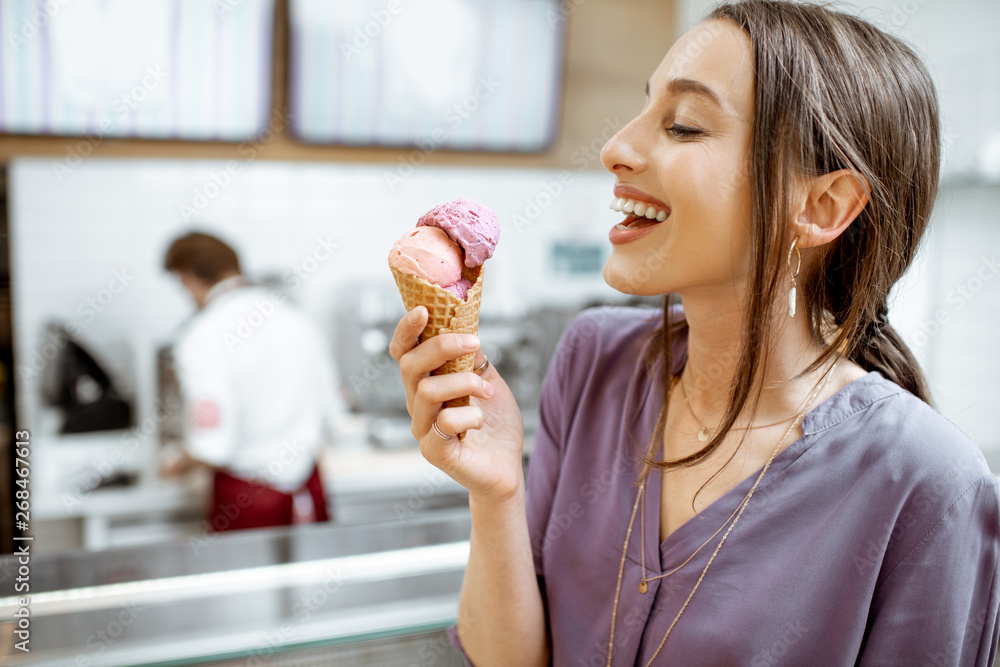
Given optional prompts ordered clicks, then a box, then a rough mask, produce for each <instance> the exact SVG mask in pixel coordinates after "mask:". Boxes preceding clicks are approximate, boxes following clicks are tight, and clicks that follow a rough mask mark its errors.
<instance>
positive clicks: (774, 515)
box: [452, 308, 1000, 667]
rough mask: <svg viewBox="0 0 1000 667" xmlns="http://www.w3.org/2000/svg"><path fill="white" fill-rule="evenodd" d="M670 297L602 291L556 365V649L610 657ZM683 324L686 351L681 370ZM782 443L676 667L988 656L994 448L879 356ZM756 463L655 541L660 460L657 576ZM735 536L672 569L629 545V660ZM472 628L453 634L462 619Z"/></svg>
mask: <svg viewBox="0 0 1000 667" xmlns="http://www.w3.org/2000/svg"><path fill="white" fill-rule="evenodd" d="M661 318H662V314H661V313H658V312H655V311H649V310H639V309H627V308H600V309H595V310H590V311H587V312H585V313H583V314H582V315H580V316H579V317H577V318H576V319H575V320H574V322H573V324H572V325H571V326H570V328H569V329H568V330H567V332H566V334H565V335H564V337H563V339H562V341H561V342H560V345H559V348H558V350H557V353H556V357H555V359H554V360H553V364H552V366H551V367H550V369H549V373H548V375H547V377H546V380H545V385H544V387H543V392H542V402H541V421H540V427H539V431H538V434H537V440H536V445H535V449H534V452H533V453H532V456H531V460H530V464H529V466H528V488H527V506H528V509H527V514H528V528H529V531H530V535H531V543H532V547H533V550H534V559H535V569H536V572H537V575H538V581H539V586H540V588H541V591H542V595H543V599H544V600H545V607H546V616H547V621H548V626H549V636H550V640H551V647H552V662H553V664H554V665H572V666H573V667H584V666H589V665H594V666H595V667H597V666H600V665H604V664H605V662H606V659H607V650H608V638H609V632H610V628H611V611H612V605H613V602H614V596H615V584H616V581H617V577H618V568H619V563H620V562H621V553H622V543H623V542H624V540H625V531H626V528H627V526H628V522H629V516H630V515H631V511H632V507H633V504H634V503H635V498H636V491H637V487H636V485H635V483H636V480H637V479H638V472H639V470H640V468H639V465H638V459H639V456H640V451H643V450H644V449H645V447H646V445H647V444H648V443H649V441H650V438H651V437H652V433H653V429H654V427H655V424H656V419H657V416H658V415H659V411H660V407H661V406H662V404H663V398H664V397H663V386H664V382H663V369H662V364H661V365H660V367H659V368H658V369H652V370H650V369H648V368H646V366H645V365H644V364H643V363H642V360H641V359H642V358H641V353H642V345H643V343H644V341H645V340H646V335H647V334H648V333H649V332H650V331H652V330H653V328H655V326H656V325H657V323H658V322H659V321H660V320H661ZM685 356H686V341H684V340H680V341H678V343H677V348H676V350H675V354H674V355H673V359H674V363H675V364H676V367H675V368H674V369H672V370H673V371H674V372H677V371H679V370H680V367H681V366H682V364H683V362H684V358H685ZM802 431H803V436H802V437H801V438H800V439H798V440H797V441H795V442H794V443H792V444H791V445H790V446H789V447H788V448H787V449H785V450H784V451H783V452H781V453H780V454H778V456H777V457H775V459H774V461H773V462H772V464H771V467H770V469H769V470H768V472H767V474H766V475H765V476H764V478H763V480H761V482H760V485H759V486H758V487H757V490H756V491H755V492H754V496H753V498H752V499H751V500H750V503H749V505H748V506H747V508H746V510H745V511H744V513H743V515H742V516H741V518H740V520H739V523H737V525H736V527H735V528H734V529H733V530H732V532H731V533H730V534H729V537H728V538H727V539H726V542H725V544H724V545H723V546H722V549H721V550H720V551H719V553H718V556H717V557H716V558H715V560H714V561H713V563H712V566H711V567H710V568H709V570H708V573H707V574H706V575H705V578H704V580H703V582H702V584H701V586H700V587H699V588H698V590H697V592H696V593H695V594H694V597H693V598H692V599H691V601H690V603H689V604H688V606H687V609H686V610H685V611H684V613H683V615H682V616H681V617H680V620H679V621H678V622H677V625H676V626H675V627H674V629H673V631H672V632H671V634H670V637H669V639H668V640H667V641H666V643H665V644H664V646H663V648H662V650H661V651H660V653H659V655H658V656H657V658H656V662H655V664H665V665H751V666H762V665H879V666H883V665H905V666H907V667H911V666H913V665H963V666H964V665H979V666H982V667H988V666H989V665H992V664H993V660H994V656H995V653H996V646H997V637H998V632H1000V619H998V608H1000V586H998V576H1000V575H998V560H1000V491H998V482H997V478H996V476H994V475H993V474H992V473H991V472H990V470H989V468H988V467H987V465H986V462H985V460H984V459H983V456H982V454H981V453H980V451H979V449H978V448H977V447H976V446H975V445H974V444H973V443H972V442H971V441H970V440H969V439H968V438H967V437H966V436H965V435H964V434H963V433H962V432H961V431H960V430H959V429H958V428H957V427H955V426H954V425H953V424H952V423H951V422H950V421H948V420H947V419H945V418H944V417H942V416H941V415H939V414H938V413H937V412H935V411H934V410H933V409H932V408H930V407H929V406H928V405H926V404H925V403H923V402H922V401H920V400H919V399H917V398H915V397H914V396H912V395H911V394H909V393H908V392H906V391H905V390H903V389H902V388H900V387H899V386H898V385H896V384H895V383H893V382H890V381H888V380H887V379H885V378H884V377H883V376H882V375H881V374H879V373H877V372H871V373H869V374H868V375H866V376H864V377H862V378H860V379H858V380H856V381H854V382H852V383H851V384H849V385H847V386H846V387H844V388H842V389H841V390H840V391H838V392H837V393H836V394H834V395H833V396H831V397H830V398H828V399H827V400H825V401H824V402H822V403H821V404H820V405H818V406H816V407H815V408H813V410H812V411H811V412H809V414H807V415H806V416H805V419H804V420H803V422H802ZM756 478H757V475H756V474H754V475H751V476H750V477H749V478H747V479H746V480H744V481H743V482H742V483H740V484H738V485H737V486H736V487H735V488H733V489H732V490H730V491H729V492H728V493H726V494H725V495H723V496H722V497H720V498H719V499H718V500H716V501H715V502H713V503H712V504H711V505H709V506H708V507H706V508H704V509H703V510H702V511H701V513H700V514H699V515H697V516H695V517H694V518H692V519H691V520H689V521H687V522H686V523H684V524H683V525H681V526H680V527H678V528H677V529H676V530H675V531H674V532H673V533H671V534H670V535H669V536H668V537H667V539H666V540H664V541H663V542H662V543H661V542H660V541H659V516H660V512H659V507H660V475H659V473H658V472H657V471H655V470H654V471H653V472H651V473H650V475H649V481H648V483H647V491H646V496H645V500H644V509H645V514H646V521H645V541H646V567H647V570H648V575H649V576H655V575H657V574H660V573H662V572H666V571H667V570H669V569H672V568H674V567H676V566H677V565H679V564H680V563H682V562H683V561H684V560H685V559H687V558H688V557H689V556H690V555H691V554H692V553H693V552H694V551H695V550H696V549H697V548H698V546H699V545H701V544H702V543H703V542H704V541H705V540H706V539H708V537H709V536H711V535H712V534H713V533H714V532H715V531H716V530H718V528H719V527H720V526H721V525H722V524H723V523H724V522H725V521H726V519H727V518H728V517H729V516H730V515H731V514H732V513H733V511H734V510H735V509H736V508H737V506H738V505H739V503H740V502H741V501H742V499H743V498H744V496H746V494H747V492H748V491H749V490H750V487H751V486H752V485H753V483H754V481H755V480H756ZM721 537H722V533H720V534H719V535H718V536H717V537H716V538H714V539H713V540H712V541H711V542H710V543H709V544H708V546H706V547H705V548H704V549H702V550H701V551H700V552H699V553H698V555H696V556H695V557H694V558H693V559H692V560H691V562H689V563H688V564H687V565H685V566H684V567H682V568H681V569H680V570H678V571H677V572H676V573H674V574H672V575H670V576H669V577H667V578H665V579H657V580H653V581H650V582H649V589H648V591H647V592H646V593H645V594H641V593H639V590H638V588H639V580H640V578H641V576H642V567H641V561H640V552H639V550H640V541H639V517H638V516H637V517H636V521H635V527H634V529H633V531H632V537H631V540H630V543H629V547H628V553H627V556H626V561H625V569H624V576H623V579H622V587H621V597H620V602H619V607H618V616H617V621H616V630H615V640H614V659H613V664H614V665H616V666H617V665H633V664H642V665H645V664H646V663H647V662H648V661H649V659H650V657H651V656H652V655H653V654H654V652H655V651H656V648H657V646H658V645H659V644H660V640H661V639H662V638H663V635H664V634H665V633H666V631H667V628H668V627H669V626H670V623H671V622H672V621H673V619H674V617H675V616H676V614H677V612H678V610H679V609H680V607H681V605H683V604H684V601H685V599H687V597H688V594H689V593H690V592H691V590H692V588H693V587H694V585H695V583H696V582H697V580H698V577H699V576H700V575H701V572H702V569H703V568H704V566H705V563H706V562H707V560H708V558H709V557H711V555H712V552H713V551H714V549H715V546H716V544H717V543H718V540H719V539H720V538H721ZM452 637H453V639H454V640H455V641H456V645H458V642H457V634H456V633H455V632H454V629H453V631H452Z"/></svg>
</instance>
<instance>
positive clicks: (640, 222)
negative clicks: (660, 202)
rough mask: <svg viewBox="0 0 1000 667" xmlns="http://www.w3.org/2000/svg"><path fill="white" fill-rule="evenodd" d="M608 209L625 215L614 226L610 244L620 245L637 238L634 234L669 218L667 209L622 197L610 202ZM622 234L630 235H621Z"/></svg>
mask: <svg viewBox="0 0 1000 667" xmlns="http://www.w3.org/2000/svg"><path fill="white" fill-rule="evenodd" d="M609 208H610V209H611V210H612V211H620V212H622V213H625V214H626V217H625V219H624V220H622V221H621V222H620V223H618V224H617V225H615V227H614V229H613V230H612V232H611V234H612V238H611V242H612V243H620V242H625V241H630V240H633V239H635V238H638V236H640V235H637V234H635V232H637V231H639V230H643V229H647V228H650V227H655V226H656V225H658V224H659V223H661V222H663V221H664V220H666V219H667V218H668V217H669V216H670V209H669V208H667V209H665V208H660V207H658V206H654V205H653V204H648V203H646V202H643V201H638V200H635V199H626V198H624V197H617V198H616V199H615V200H614V201H613V202H611V206H610V207H609ZM616 232H617V233H616ZM622 232H632V233H631V234H623V233H622Z"/></svg>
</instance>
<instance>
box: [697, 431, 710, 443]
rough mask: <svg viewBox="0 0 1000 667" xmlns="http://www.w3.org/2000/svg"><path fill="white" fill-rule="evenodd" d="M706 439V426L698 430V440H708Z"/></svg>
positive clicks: (707, 437)
mask: <svg viewBox="0 0 1000 667" xmlns="http://www.w3.org/2000/svg"><path fill="white" fill-rule="evenodd" d="M708 440H709V436H708V429H707V428H703V429H701V430H700V431H698V442H708Z"/></svg>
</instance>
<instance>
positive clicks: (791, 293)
mask: <svg viewBox="0 0 1000 667" xmlns="http://www.w3.org/2000/svg"><path fill="white" fill-rule="evenodd" d="M798 243H799V237H798V236H796V237H795V240H794V241H792V246H791V247H790V248H789V249H788V257H787V259H786V260H785V264H787V265H788V275H790V276H791V277H792V289H790V290H788V316H789V317H795V296H796V295H795V286H796V282H795V279H796V278H798V277H799V269H801V268H802V253H801V252H800V251H799V246H798ZM793 250H794V251H795V259H796V261H795V270H794V271H792V251H793Z"/></svg>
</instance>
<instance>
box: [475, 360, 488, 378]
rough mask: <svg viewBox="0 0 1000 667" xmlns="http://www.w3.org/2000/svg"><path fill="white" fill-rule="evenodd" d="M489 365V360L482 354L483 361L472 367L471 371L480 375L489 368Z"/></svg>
mask: <svg viewBox="0 0 1000 667" xmlns="http://www.w3.org/2000/svg"><path fill="white" fill-rule="evenodd" d="M489 367H490V360H489V359H487V358H486V357H485V356H484V357H483V363H481V364H479V365H478V366H476V367H475V368H473V369H472V372H473V373H475V374H476V375H482V374H483V373H485V372H486V369H487V368H489Z"/></svg>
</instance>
